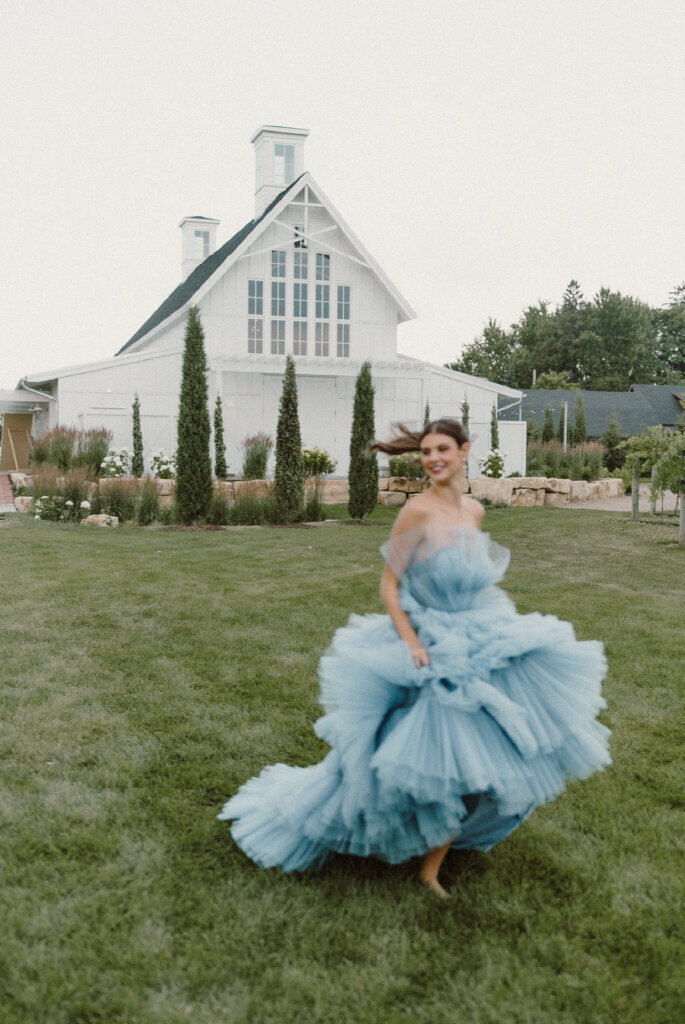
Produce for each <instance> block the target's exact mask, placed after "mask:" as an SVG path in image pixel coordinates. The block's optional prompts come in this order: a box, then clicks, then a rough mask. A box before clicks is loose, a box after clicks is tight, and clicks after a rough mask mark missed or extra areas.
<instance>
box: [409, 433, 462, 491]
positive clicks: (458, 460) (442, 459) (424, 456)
mask: <svg viewBox="0 0 685 1024" xmlns="http://www.w3.org/2000/svg"><path fill="white" fill-rule="evenodd" d="M420 450H421V465H422V466H423V469H424V472H425V474H426V476H427V477H428V479H429V480H432V481H433V482H434V483H436V484H444V483H449V482H450V481H452V480H453V479H454V478H455V477H460V476H461V474H462V472H463V469H464V462H465V461H466V458H467V456H468V452H469V445H468V441H465V442H464V444H462V445H461V447H460V446H459V445H458V444H457V442H456V441H455V439H454V438H453V437H450V436H449V434H425V435H424V437H423V438H422V439H421V449H420Z"/></svg>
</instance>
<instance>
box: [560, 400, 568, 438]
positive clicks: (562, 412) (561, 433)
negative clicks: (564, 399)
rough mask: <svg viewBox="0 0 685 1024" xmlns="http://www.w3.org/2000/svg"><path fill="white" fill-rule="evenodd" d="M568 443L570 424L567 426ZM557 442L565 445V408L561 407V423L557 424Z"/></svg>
mask: <svg viewBox="0 0 685 1024" xmlns="http://www.w3.org/2000/svg"><path fill="white" fill-rule="evenodd" d="M566 431H567V434H566V441H567V442H568V439H569V438H568V422H567V424H566ZM557 441H558V442H559V444H563V443H564V406H563V405H560V406H559V422H558V424H557Z"/></svg>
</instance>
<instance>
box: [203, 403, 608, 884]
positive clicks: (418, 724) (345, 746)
mask: <svg viewBox="0 0 685 1024" xmlns="http://www.w3.org/2000/svg"><path fill="white" fill-rule="evenodd" d="M372 448H373V449H375V450H379V451H384V452H388V453H390V454H400V453H403V452H409V451H416V450H418V451H420V454H421V464H422V466H423V469H424V471H425V473H426V476H427V477H428V479H429V481H430V484H431V486H430V487H429V488H428V489H427V490H426V491H424V492H423V493H422V494H419V495H417V496H416V497H414V498H412V499H411V500H410V501H409V502H407V504H406V505H405V506H404V508H403V509H402V511H401V512H400V514H399V515H398V517H397V520H396V522H395V526H394V527H393V530H392V533H391V536H390V540H389V542H388V543H387V544H386V545H384V546H383V549H382V550H383V553H384V555H385V558H386V566H385V570H384V572H383V576H382V579H381V596H382V598H383V602H384V604H385V607H386V609H387V612H388V614H387V615H365V616H358V615H352V616H351V618H350V621H349V622H348V624H347V626H345V627H344V628H342V629H339V630H338V631H337V632H336V634H335V637H334V639H333V643H332V645H331V647H330V649H329V651H328V652H327V654H325V655H324V657H323V658H322V659H321V662H320V665H319V674H320V679H321V703H322V705H323V707H324V709H325V714H324V716H323V717H322V718H320V719H319V720H318V722H317V723H316V725H315V731H316V733H317V735H318V736H319V737H320V738H321V739H324V740H326V741H327V742H328V743H329V744H330V746H331V751H330V752H329V754H328V755H327V756H326V757H325V758H324V759H323V761H321V762H320V763H319V764H317V765H312V766H311V767H309V768H293V767H288V766H287V765H282V764H277V765H272V766H270V767H268V768H266V769H264V771H263V772H262V774H261V775H260V776H259V777H258V778H253V779H250V780H249V782H247V783H246V784H245V785H244V786H243V787H242V788H241V789H240V790H239V792H238V794H237V795H236V796H234V797H233V798H232V799H231V800H229V801H228V803H227V804H226V805H225V807H224V809H223V811H222V812H221V814H220V815H219V818H221V819H235V823H234V825H233V827H232V830H231V831H232V834H233V837H234V838H235V840H236V842H237V843H238V845H239V846H241V847H242V849H243V850H244V851H245V853H247V854H248V856H250V857H251V858H252V859H253V860H254V861H255V862H256V863H257V864H259V865H261V866H262V867H274V866H280V867H281V868H283V870H284V871H301V870H304V869H306V868H319V867H321V865H322V864H323V863H324V862H325V861H326V860H327V859H328V857H329V856H330V855H331V854H332V853H333V852H340V853H350V854H356V855H358V856H376V857H380V858H381V859H383V860H386V861H389V862H390V863H399V862H401V861H404V860H407V859H409V858H410V857H414V856H417V855H421V856H422V862H421V870H420V878H421V881H422V882H423V883H424V884H425V885H426V886H427V887H428V888H429V889H431V890H432V891H434V892H436V893H437V894H438V895H440V896H445V895H446V893H445V890H444V889H443V887H442V886H441V884H440V882H439V881H438V872H439V870H440V866H441V864H442V862H443V860H444V858H445V855H446V853H447V850H448V849H449V848H450V847H454V848H456V849H479V850H488V849H490V848H491V847H492V846H494V844H495V843H497V842H499V841H500V840H501V839H503V838H505V836H507V835H509V833H510V832H512V831H513V829H514V828H516V826H517V825H519V824H520V823H521V822H522V821H523V820H524V819H525V818H526V817H527V816H528V815H529V814H530V813H531V811H532V810H533V808H534V807H536V806H537V805H539V804H542V803H545V802H546V801H548V800H551V799H553V798H554V797H555V796H556V795H557V794H558V793H560V792H561V790H562V789H563V788H564V784H565V780H566V779H568V778H584V777H586V776H587V775H590V774H591V773H592V772H593V771H596V770H598V769H600V768H603V767H604V766H605V765H607V764H609V763H610V758H609V755H608V749H607V748H608V736H609V732H608V730H607V729H606V728H605V727H604V726H603V725H601V724H600V723H599V722H597V721H596V719H595V716H596V714H597V712H598V711H599V710H600V708H602V707H604V706H605V705H604V701H603V700H602V698H601V694H600V684H601V680H602V678H603V675H604V672H605V667H606V666H605V660H604V654H603V649H602V645H601V644H600V643H598V642H596V641H582V642H581V641H577V640H576V639H575V637H574V634H573V628H572V626H571V625H570V624H569V623H566V622H560V621H559V620H558V619H557V618H556V617H555V616H552V615H548V616H542V615H539V614H537V613H533V614H531V615H518V614H517V612H516V610H515V608H514V606H513V604H512V602H511V601H510V600H509V598H508V597H507V596H506V595H505V594H504V593H503V592H502V591H501V590H499V589H498V588H497V587H495V586H494V584H495V583H496V582H498V581H499V580H500V579H501V578H502V576H503V575H504V572H505V569H506V567H507V563H508V560H509V554H508V552H507V551H506V549H505V548H502V547H500V545H498V544H495V543H494V542H492V541H490V540H489V538H488V537H487V534H483V533H481V532H480V524H481V520H482V518H483V507H482V505H481V504H480V503H479V502H478V501H475V500H474V499H473V498H469V497H467V496H466V495H464V493H463V490H464V463H465V462H466V459H467V458H468V452H469V443H468V438H467V436H466V434H465V432H464V430H463V428H462V427H461V425H460V424H459V423H458V422H457V421H456V420H451V419H439V420H435V421H434V422H432V423H430V424H428V426H426V427H425V428H424V429H423V431H422V432H420V433H412V432H410V431H408V430H406V428H404V427H402V428H401V433H400V434H399V435H398V436H397V437H395V438H393V439H392V440H391V441H389V442H387V443H381V442H376V443H375V444H374V445H373V446H372Z"/></svg>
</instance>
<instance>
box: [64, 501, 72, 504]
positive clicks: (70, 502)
mask: <svg viewBox="0 0 685 1024" xmlns="http://www.w3.org/2000/svg"><path fill="white" fill-rule="evenodd" d="M64 504H65V505H73V504H74V503H73V501H65V502H64Z"/></svg>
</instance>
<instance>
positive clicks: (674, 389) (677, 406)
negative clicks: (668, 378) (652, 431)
mask: <svg viewBox="0 0 685 1024" xmlns="http://www.w3.org/2000/svg"><path fill="white" fill-rule="evenodd" d="M630 390H631V391H635V392H637V393H638V394H640V395H642V397H643V398H645V399H646V400H647V401H648V402H649V404H650V406H651V407H652V409H653V411H654V414H655V415H656V416H657V417H659V423H663V424H664V425H666V424H669V423H670V424H672V423H675V421H676V420H677V419H678V417H679V416H680V414H681V413H682V412H683V410H685V381H684V382H683V383H682V384H633V385H632V387H631V389H630Z"/></svg>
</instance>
